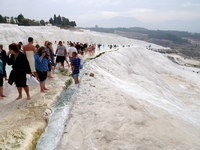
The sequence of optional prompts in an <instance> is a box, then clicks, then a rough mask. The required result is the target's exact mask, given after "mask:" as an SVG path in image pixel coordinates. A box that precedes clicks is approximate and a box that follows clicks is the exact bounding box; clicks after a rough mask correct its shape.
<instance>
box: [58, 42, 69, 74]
mask: <svg viewBox="0 0 200 150" xmlns="http://www.w3.org/2000/svg"><path fill="white" fill-rule="evenodd" d="M56 56H57V57H56V64H55V67H56V65H57V63H61V66H62V67H63V71H64V69H65V68H64V61H65V60H66V57H67V49H66V47H65V46H64V45H63V43H62V41H59V43H58V46H57V49H56Z"/></svg>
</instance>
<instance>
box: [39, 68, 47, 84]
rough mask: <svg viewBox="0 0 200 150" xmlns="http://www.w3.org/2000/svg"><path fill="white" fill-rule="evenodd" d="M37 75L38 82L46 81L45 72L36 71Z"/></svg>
mask: <svg viewBox="0 0 200 150" xmlns="http://www.w3.org/2000/svg"><path fill="white" fill-rule="evenodd" d="M37 75H38V78H39V81H40V82H43V81H45V80H46V79H47V71H38V70H37Z"/></svg>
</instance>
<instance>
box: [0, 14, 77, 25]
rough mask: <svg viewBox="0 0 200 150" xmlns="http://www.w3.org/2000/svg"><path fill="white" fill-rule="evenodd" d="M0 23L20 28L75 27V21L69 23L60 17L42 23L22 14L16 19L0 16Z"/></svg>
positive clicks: (66, 19)
mask: <svg viewBox="0 0 200 150" xmlns="http://www.w3.org/2000/svg"><path fill="white" fill-rule="evenodd" d="M0 23H10V24H17V25H21V26H45V25H48V24H51V25H54V26H58V27H64V28H65V27H66V28H70V27H75V26H76V22H75V21H70V20H69V19H68V18H65V17H61V16H60V15H58V16H56V15H54V17H53V18H52V17H51V18H50V19H49V21H44V20H40V21H37V20H34V19H29V18H25V17H24V16H23V15H22V14H19V15H18V16H17V17H7V16H2V15H1V14H0Z"/></svg>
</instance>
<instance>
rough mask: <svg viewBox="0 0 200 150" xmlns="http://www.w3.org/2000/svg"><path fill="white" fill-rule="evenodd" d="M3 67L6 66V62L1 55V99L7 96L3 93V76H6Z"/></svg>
mask: <svg viewBox="0 0 200 150" xmlns="http://www.w3.org/2000/svg"><path fill="white" fill-rule="evenodd" d="M3 67H4V62H3V59H2V56H0V99H2V98H3V97H5V95H4V94H3V77H4V69H3Z"/></svg>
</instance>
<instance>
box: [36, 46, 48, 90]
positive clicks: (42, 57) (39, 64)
mask: <svg viewBox="0 0 200 150" xmlns="http://www.w3.org/2000/svg"><path fill="white" fill-rule="evenodd" d="M34 58H35V69H36V72H37V76H38V78H39V81H40V91H41V92H43V93H46V90H48V89H47V88H46V87H45V81H46V79H47V71H48V70H49V68H48V56H47V52H46V48H45V47H43V46H42V47H40V48H39V49H38V51H37V53H35V55H34Z"/></svg>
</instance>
